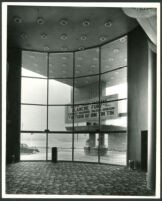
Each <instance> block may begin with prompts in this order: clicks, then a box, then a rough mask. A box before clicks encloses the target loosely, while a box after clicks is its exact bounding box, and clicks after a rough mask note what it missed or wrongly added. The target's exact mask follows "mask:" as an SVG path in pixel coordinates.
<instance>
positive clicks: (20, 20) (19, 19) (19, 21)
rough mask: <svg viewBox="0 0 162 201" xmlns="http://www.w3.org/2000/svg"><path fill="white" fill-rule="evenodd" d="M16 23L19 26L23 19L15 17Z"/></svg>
mask: <svg viewBox="0 0 162 201" xmlns="http://www.w3.org/2000/svg"><path fill="white" fill-rule="evenodd" d="M14 22H15V23H17V24H20V23H21V22H22V19H21V18H20V17H18V16H15V17H14Z"/></svg>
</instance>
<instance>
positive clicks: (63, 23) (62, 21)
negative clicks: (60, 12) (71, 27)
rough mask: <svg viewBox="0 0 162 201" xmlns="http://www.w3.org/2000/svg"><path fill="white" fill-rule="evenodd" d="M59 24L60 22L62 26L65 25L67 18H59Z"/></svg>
mask: <svg viewBox="0 0 162 201" xmlns="http://www.w3.org/2000/svg"><path fill="white" fill-rule="evenodd" d="M60 24H61V25H62V26H65V25H67V24H68V20H67V19H66V18H64V19H61V20H60Z"/></svg>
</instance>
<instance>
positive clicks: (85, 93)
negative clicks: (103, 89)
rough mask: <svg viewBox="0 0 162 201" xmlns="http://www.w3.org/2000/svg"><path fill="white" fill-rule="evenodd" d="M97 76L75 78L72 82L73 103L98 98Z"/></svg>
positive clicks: (96, 99)
mask: <svg viewBox="0 0 162 201" xmlns="http://www.w3.org/2000/svg"><path fill="white" fill-rule="evenodd" d="M98 85H99V76H89V77H84V78H76V79H75V82H74V87H75V88H74V103H75V104H78V103H89V102H93V99H94V101H98V100H99V87H98Z"/></svg>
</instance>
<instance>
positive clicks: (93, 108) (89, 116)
mask: <svg viewBox="0 0 162 201" xmlns="http://www.w3.org/2000/svg"><path fill="white" fill-rule="evenodd" d="M72 117H73V112H72V109H71V108H70V107H68V120H70V118H71V119H72ZM98 129H99V104H86V105H76V106H74V130H75V131H76V132H77V131H81V132H87V131H90V132H95V131H97V130H98Z"/></svg>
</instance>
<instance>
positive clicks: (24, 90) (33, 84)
mask: <svg viewBox="0 0 162 201" xmlns="http://www.w3.org/2000/svg"><path fill="white" fill-rule="evenodd" d="M21 102H22V103H34V104H47V80H44V79H34V78H23V77H22V79H21Z"/></svg>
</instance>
